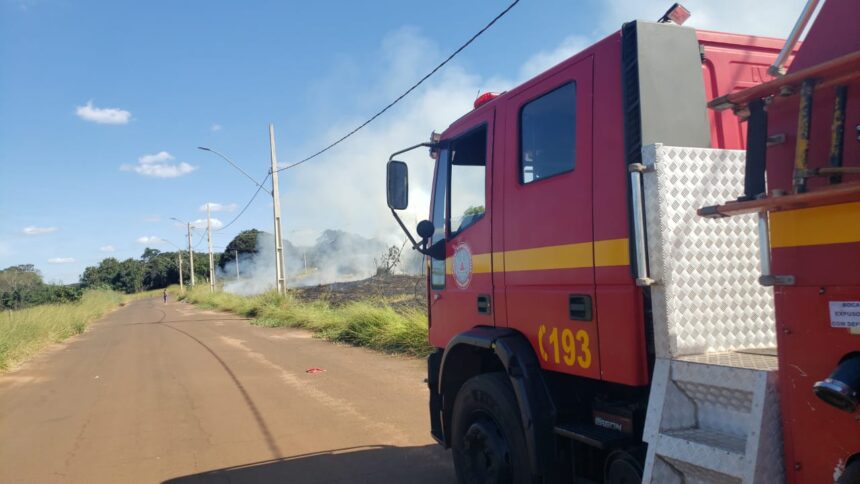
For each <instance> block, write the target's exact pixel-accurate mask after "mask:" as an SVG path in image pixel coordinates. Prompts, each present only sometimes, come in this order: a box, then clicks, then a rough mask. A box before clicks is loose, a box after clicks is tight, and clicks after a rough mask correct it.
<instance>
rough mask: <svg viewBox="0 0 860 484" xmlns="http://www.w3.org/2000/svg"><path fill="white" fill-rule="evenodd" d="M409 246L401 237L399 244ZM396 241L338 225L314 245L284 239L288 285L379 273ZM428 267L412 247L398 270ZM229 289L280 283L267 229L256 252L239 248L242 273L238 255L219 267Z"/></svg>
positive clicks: (246, 291)
mask: <svg viewBox="0 0 860 484" xmlns="http://www.w3.org/2000/svg"><path fill="white" fill-rule="evenodd" d="M394 245H395V246H396V247H397V248H400V247H402V246H403V242H402V241H401V242H400V243H399V244H394ZM389 247H390V245H388V244H387V243H386V242H385V241H382V240H379V239H373V238H365V237H362V236H358V235H355V234H350V233H346V232H342V231H337V230H326V231H324V232H322V233H321V234H320V235H319V236H318V237H317V238H316V240H315V241H314V243H313V244H312V245H303V246H297V245H293V244H292V243H291V242H290V241H288V240H285V241H284V270H285V272H286V278H287V286H288V287H302V286H315V285H319V284H330V283H333V282H346V281H357V280H361V279H366V278H368V277H371V276H373V275H375V274H376V273H377V268H378V267H379V266H380V265H381V259H382V257H383V254H384V253H385V252H386V251H387V249H388V248H389ZM422 267H423V259H422V258H421V256H420V254H417V253H413V252H412V251H411V250H410V249H409V248H408V247H406V248H405V249H404V250H403V251H402V255H401V259H400V263H399V264H398V265H397V266H396V267H395V269H394V271H393V272H394V273H400V274H403V273H411V274H419V273H420V272H421V268H422ZM218 277H219V278H220V280H221V281H223V282H224V290H225V291H227V292H230V293H234V294H242V295H251V294H260V293H262V292H265V291H267V290H270V289H273V288H274V287H275V241H274V237H273V236H272V234H269V233H264V232H261V233H260V234H259V235H258V237H257V245H256V252H255V253H240V254H239V276H238V277H237V275H236V266H235V261H231V262H228V263H226V265H225V267H224V268H223V269H222V268H219V270H218Z"/></svg>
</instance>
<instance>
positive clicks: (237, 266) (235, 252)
mask: <svg viewBox="0 0 860 484" xmlns="http://www.w3.org/2000/svg"><path fill="white" fill-rule="evenodd" d="M233 254H235V255H236V280H237V281H238V280H239V251H238V250H234V251H233Z"/></svg>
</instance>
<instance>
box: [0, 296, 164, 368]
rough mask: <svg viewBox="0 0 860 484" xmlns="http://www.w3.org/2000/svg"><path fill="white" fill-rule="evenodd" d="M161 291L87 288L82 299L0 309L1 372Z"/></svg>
mask: <svg viewBox="0 0 860 484" xmlns="http://www.w3.org/2000/svg"><path fill="white" fill-rule="evenodd" d="M157 293H158V291H149V292H141V293H137V294H131V295H125V294H120V293H118V292H114V291H106V290H98V291H96V290H93V291H87V292H86V293H85V294H84V295H83V297H82V298H81V300H80V301H78V302H75V303H69V304H44V305H41V306H35V307H31V308H27V309H21V310H18V311H3V312H0V372H2V371H6V370H8V369H10V368H13V367H14V366H15V365H16V364H18V363H20V362H22V361H24V360H26V359H27V358H29V357H31V356H33V355H34V354H35V353H37V352H38V351H39V350H41V349H42V348H44V347H45V346H47V345H49V344H51V343H59V342H61V341H63V340H65V339H66V338H68V337H70V336H74V335H76V334H81V333H83V332H84V330H86V329H87V325H89V324H90V323H92V322H93V321H95V320H97V319H99V318H101V317H102V316H104V315H105V314H107V313H108V312H110V311H111V310H112V309H115V308H117V307H119V306H120V305H122V304H124V303H126V302H128V301H132V300H135V299H142V298H146V297H153V296H155V295H156V294H157Z"/></svg>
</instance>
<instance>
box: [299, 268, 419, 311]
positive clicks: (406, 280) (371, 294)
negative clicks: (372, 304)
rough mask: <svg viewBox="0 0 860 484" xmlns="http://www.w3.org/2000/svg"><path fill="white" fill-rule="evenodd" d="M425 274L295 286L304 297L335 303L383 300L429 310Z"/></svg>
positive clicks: (304, 298) (400, 306)
mask: <svg viewBox="0 0 860 484" xmlns="http://www.w3.org/2000/svg"><path fill="white" fill-rule="evenodd" d="M426 287H427V286H426V279H425V277H424V276H409V275H384V276H374V277H371V278H368V279H362V280H360V281H351V282H335V283H333V284H320V285H318V286H307V287H299V288H295V289H293V291H294V294H296V295H297V296H298V297H299V298H301V299H302V300H304V301H312V300H317V299H323V300H325V301H328V302H329V303H331V304H332V305H333V306H342V305H344V304H347V303H350V302H354V301H367V300H380V301H384V302H386V303H388V304H389V305H391V306H393V307H395V308H414V309H418V310H426V308H427V303H426V297H427V290H426Z"/></svg>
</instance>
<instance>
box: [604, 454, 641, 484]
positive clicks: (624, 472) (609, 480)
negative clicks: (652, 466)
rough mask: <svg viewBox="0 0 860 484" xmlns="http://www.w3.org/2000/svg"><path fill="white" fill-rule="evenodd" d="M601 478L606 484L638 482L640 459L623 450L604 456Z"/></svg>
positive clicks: (639, 477)
mask: <svg viewBox="0 0 860 484" xmlns="http://www.w3.org/2000/svg"><path fill="white" fill-rule="evenodd" d="M603 479H604V482H605V483H606V484H639V483H640V482H642V460H641V459H637V458H636V457H634V456H633V455H632V454H630V453H628V452H627V451H624V450H616V451H614V452H612V453H611V454H609V456H608V457H607V458H606V468H605V470H604V474H603Z"/></svg>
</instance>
